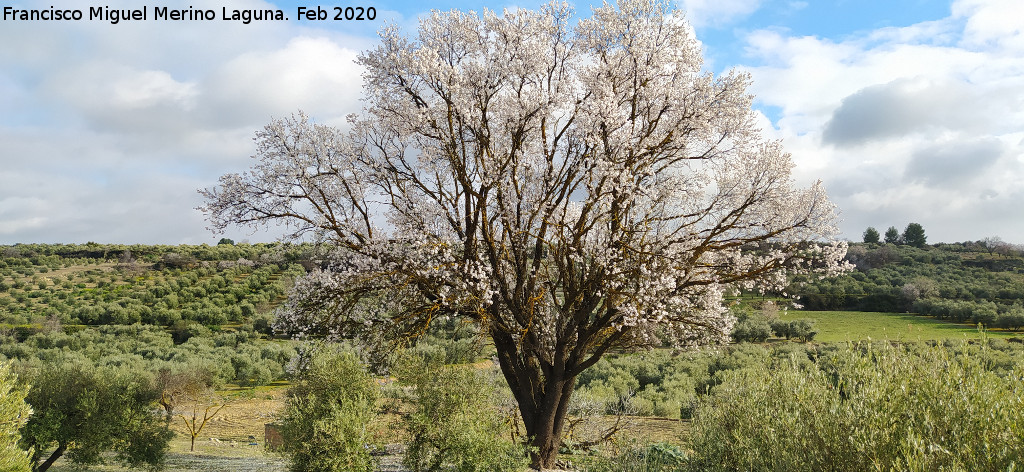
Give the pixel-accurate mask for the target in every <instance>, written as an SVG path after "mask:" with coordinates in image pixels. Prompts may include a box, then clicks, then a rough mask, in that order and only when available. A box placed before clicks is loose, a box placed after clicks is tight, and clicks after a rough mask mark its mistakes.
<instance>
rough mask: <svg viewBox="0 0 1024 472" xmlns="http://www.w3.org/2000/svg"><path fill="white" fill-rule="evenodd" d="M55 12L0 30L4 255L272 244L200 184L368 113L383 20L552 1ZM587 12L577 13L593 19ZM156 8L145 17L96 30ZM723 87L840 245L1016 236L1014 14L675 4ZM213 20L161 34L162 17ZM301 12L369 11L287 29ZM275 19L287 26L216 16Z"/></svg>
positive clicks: (1023, 226)
mask: <svg viewBox="0 0 1024 472" xmlns="http://www.w3.org/2000/svg"><path fill="white" fill-rule="evenodd" d="M318 1H319V2H320V3H319V5H318V4H317V3H316V2H310V3H305V2H294V1H287V2H286V1H277V2H274V1H269V2H266V1H262V0H192V1H187V0H181V1H179V0H145V1H127V0H121V1H120V2H118V1H117V0H114V1H111V2H106V3H104V2H100V1H99V0H88V1H82V0H46V1H34V0H33V1H28V0H26V1H14V2H10V1H9V2H5V3H4V4H3V5H2V6H4V7H7V6H10V7H12V8H15V9H42V10H47V11H49V10H50V8H51V6H52V7H53V8H56V9H61V10H63V9H78V10H82V11H83V13H84V15H85V16H86V19H83V20H82V21H20V20H15V19H12V18H10V17H8V18H6V19H4V20H3V21H0V244H15V243H84V242H88V241H95V242H100V243H128V244H131V243H141V244H201V243H210V244H213V243H216V242H217V241H218V240H219V239H220V238H221V237H230V238H232V239H234V240H236V241H244V240H248V241H251V242H260V241H270V240H273V239H274V237H275V235H276V234H277V233H279V231H277V230H276V229H274V228H271V229H270V230H268V231H261V232H256V233H254V232H252V230H250V229H236V230H229V231H228V233H226V234H214V233H212V232H211V231H209V230H208V229H206V227H207V222H206V221H205V219H204V216H203V214H202V213H201V212H200V211H198V210H196V207H198V206H200V205H202V203H203V202H202V198H201V196H200V195H199V193H198V192H197V190H198V189H200V188H208V187H212V186H214V185H216V183H217V179H218V177H219V176H220V175H223V174H225V173H230V172H243V171H244V170H246V169H247V168H248V167H249V166H250V165H251V164H252V162H253V161H252V159H251V157H250V156H251V155H252V154H253V152H254V150H255V145H254V143H253V140H252V137H253V134H254V132H255V131H256V130H258V129H259V128H261V127H262V126H264V125H265V124H267V123H268V122H269V121H270V120H271V119H273V118H278V117H282V116H287V115H290V114H292V113H294V112H296V111H299V110H303V111H305V112H306V113H307V114H308V115H310V116H311V117H313V118H314V119H316V120H317V121H318V122H321V123H328V124H333V123H336V124H341V123H343V121H344V117H345V116H346V115H347V114H349V113H355V112H358V111H359V110H360V108H361V102H360V100H359V98H360V88H361V82H362V79H361V75H360V74H361V71H360V70H359V67H358V66H357V65H355V64H354V63H353V59H354V58H355V57H356V56H357V55H358V53H359V52H360V51H362V50H366V49H368V48H371V47H373V46H374V44H375V43H376V37H377V36H376V34H377V31H378V29H379V28H380V27H382V26H384V25H385V24H386V22H390V23H393V24H396V25H398V26H399V27H400V28H402V29H403V31H406V32H408V33H409V34H412V33H413V32H414V31H415V27H416V24H417V18H419V17H421V16H422V15H425V14H427V13H429V11H430V10H431V9H438V10H449V9H453V8H454V9H463V10H469V9H477V10H479V9H481V8H489V9H492V10H495V11H501V10H503V9H505V8H537V7H538V6H539V5H540V4H541V3H542V2H540V1H534V0H530V1H526V2H522V1H520V2H514V1H508V2H502V1H494V0H487V1H485V2H482V3H481V2H468V1H462V0H426V1H423V0H421V1H415V2H413V1H398V0H382V1H377V0H373V1H369V0H367V1H364V2H362V3H344V2H335V3H331V1H330V0H318ZM588 1H589V0H577V1H576V2H574V3H573V5H574V6H575V8H576V10H577V12H578V13H579V14H581V15H585V14H589V11H590V8H591V5H592V4H591V3H586V2H588ZM142 5H146V6H147V7H148V15H149V18H148V19H147V21H129V20H124V21H120V22H118V23H117V24H112V23H111V22H110V21H107V20H100V19H96V20H92V21H89V20H88V19H87V17H88V14H89V9H90V7H103V6H109V7H110V8H139V7H140V6H142ZM674 5H675V6H676V8H679V9H682V10H683V11H684V12H685V14H686V18H687V20H688V21H689V22H690V24H691V25H692V26H693V28H694V31H695V32H696V35H697V38H698V40H700V41H701V43H702V46H703V50H704V54H705V68H706V69H707V70H708V71H711V72H713V73H715V74H721V73H725V72H727V71H729V70H731V69H738V70H741V71H745V72H748V73H750V74H751V76H752V79H753V85H752V87H751V92H752V93H753V94H754V95H755V96H756V99H755V110H756V111H757V112H758V113H760V114H761V115H762V118H761V122H762V128H763V132H764V134H765V136H766V137H767V138H769V139H781V140H782V142H783V145H784V146H785V148H786V149H787V150H788V151H789V152H790V153H791V154H792V155H793V160H794V162H795V163H796V167H795V169H794V177H795V180H796V181H797V182H798V183H799V184H800V185H808V184H810V183H812V182H814V181H816V180H821V181H822V182H824V185H825V187H826V189H827V190H828V193H829V196H830V198H831V199H832V201H833V202H834V203H835V204H836V205H837V206H838V207H839V210H840V218H841V219H842V221H841V223H840V229H841V237H842V238H845V239H849V240H852V241H859V240H860V239H861V235H862V233H863V231H864V230H865V228H867V227H868V226H873V227H875V228H877V229H878V230H879V231H880V232H884V231H885V229H886V228H888V227H890V226H895V227H896V228H897V229H900V230H902V229H903V228H904V227H905V226H906V225H907V224H908V223H911V222H916V223H920V224H921V225H923V227H924V228H925V231H926V235H927V237H928V241H929V242H930V243H935V242H959V241H968V240H979V239H982V238H985V237H991V236H998V237H1001V238H1002V239H1003V240H1005V241H1008V242H1012V243H1024V1H1020V0H952V1H950V0H944V1H938V0H804V1H800V0H678V2H677V3H675V4H674ZM190 6H191V7H194V8H195V9H212V10H214V11H215V12H216V16H217V19H216V20H215V21H201V22H188V21H177V22H175V21H156V20H154V19H153V18H152V17H153V15H154V9H155V8H156V7H167V8H170V9H187V8H189V7H190ZM299 6H306V7H309V8H312V9H313V10H314V11H315V9H316V7H317V6H319V7H321V8H322V9H323V10H325V11H326V12H327V13H328V16H329V17H333V14H334V7H336V6H337V7H348V6H361V7H364V8H366V9H369V8H371V7H372V8H373V9H374V12H375V18H374V19H373V20H363V21H332V20H325V21H310V20H299V19H297V16H296V14H295V13H296V11H297V8H298V7H299ZM264 8H280V9H282V10H283V11H284V12H285V14H286V15H288V16H289V17H290V18H289V20H287V21H262V22H259V21H254V22H251V23H249V24H243V23H242V22H239V21H224V20H221V19H220V17H221V15H222V9H226V10H227V11H228V12H230V11H231V10H234V9H240V10H241V9H264Z"/></svg>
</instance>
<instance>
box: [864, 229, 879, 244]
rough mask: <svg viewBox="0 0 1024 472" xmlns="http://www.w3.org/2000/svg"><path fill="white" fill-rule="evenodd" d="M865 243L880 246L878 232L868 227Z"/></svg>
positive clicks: (865, 232)
mask: <svg viewBox="0 0 1024 472" xmlns="http://www.w3.org/2000/svg"><path fill="white" fill-rule="evenodd" d="M864 242H865V243H873V244H878V243H879V242H880V239H879V235H878V230H877V229H875V228H874V227H871V226H868V229H866V230H864Z"/></svg>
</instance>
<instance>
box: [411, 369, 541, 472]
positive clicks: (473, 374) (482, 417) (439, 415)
mask: <svg viewBox="0 0 1024 472" xmlns="http://www.w3.org/2000/svg"><path fill="white" fill-rule="evenodd" d="M403 364H404V365H402V366H400V367H399V368H398V369H397V370H399V373H398V377H399V380H400V381H401V382H402V383H406V384H410V385H413V386H415V393H414V394H413V397H412V398H411V403H412V404H413V408H414V411H413V412H412V413H410V414H408V415H407V416H405V418H404V423H405V427H406V429H407V431H408V432H409V434H410V436H411V439H410V441H409V444H408V449H407V450H406V455H405V459H404V464H405V466H406V467H408V468H410V469H411V470H413V471H417V472H419V471H442V470H443V471H458V472H512V471H516V472H518V471H523V470H526V467H527V465H529V461H528V460H527V455H526V449H525V447H524V446H523V445H522V444H519V443H518V442H516V441H513V440H512V439H511V438H510V437H509V431H510V430H509V427H508V425H507V424H505V422H504V421H503V418H502V417H501V416H500V415H499V414H498V411H497V409H496V408H495V406H494V402H493V398H492V397H493V394H494V390H493V389H494V386H493V383H492V382H491V381H490V379H489V378H488V377H487V373H486V372H482V371H478V370H477V369H474V368H473V367H471V366H452V365H440V364H429V363H425V362H423V361H422V360H417V359H415V358H412V359H408V360H407V361H404V362H403Z"/></svg>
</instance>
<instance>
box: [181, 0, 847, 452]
mask: <svg viewBox="0 0 1024 472" xmlns="http://www.w3.org/2000/svg"><path fill="white" fill-rule="evenodd" d="M359 63H360V65H362V66H363V67H364V69H365V73H364V79H365V84H364V87H363V91H364V95H365V101H366V106H365V109H364V110H363V112H362V113H361V114H360V115H353V116H352V118H351V120H350V123H349V124H348V126H347V128H346V129H344V130H342V129H339V128H334V127H330V126H325V125H323V124H318V123H316V122H314V121H312V120H310V119H309V118H308V117H306V116H305V115H302V114H298V115H295V116H292V117H288V118H282V119H277V120H274V121H273V122H271V123H270V124H269V125H267V126H266V127H265V128H264V129H263V130H261V131H259V132H257V135H256V141H257V150H256V155H255V156H254V157H255V159H256V163H255V165H254V167H253V168H252V169H251V170H250V171H248V172H246V173H244V174H229V175H225V176H223V177H222V178H221V180H220V184H219V185H218V186H217V187H215V188H212V189H206V190H202V191H201V192H202V193H203V194H204V196H205V198H206V204H205V206H204V207H202V209H203V210H204V211H205V212H206V213H207V214H208V217H209V219H210V221H211V223H212V226H213V227H214V228H215V229H224V228H226V227H227V226H229V225H254V226H259V225H263V224H271V223H285V224H287V225H289V226H290V228H291V229H292V230H293V233H292V236H295V237H301V236H304V235H313V236H314V237H315V238H317V239H318V240H320V241H322V242H324V243H326V244H327V245H330V246H331V247H334V248H336V250H334V251H333V252H331V253H329V254H328V255H326V256H325V258H324V261H323V262H322V264H320V268H319V269H315V270H313V271H312V272H311V273H309V274H308V275H307V276H306V277H305V278H303V279H301V280H300V281H299V282H298V283H297V286H296V287H295V289H294V290H293V293H292V294H291V296H290V299H289V301H288V302H287V305H286V309H285V311H284V312H283V313H282V315H281V316H280V319H279V323H280V326H281V327H282V328H284V329H287V330H288V331H290V332H293V333H296V334H299V335H336V336H337V335H364V336H367V335H374V336H376V335H379V334H384V335H385V336H383V337H384V338H387V339H402V338H408V337H410V336H415V335H416V334H418V333H421V332H423V330H424V329H425V326H427V325H429V324H430V323H431V322H432V321H433V320H436V319H443V318H446V317H452V316H454V317H459V318H462V319H465V320H468V321H471V322H474V323H476V324H477V325H478V326H479V327H480V328H481V330H482V332H484V333H486V334H487V335H488V336H489V337H490V339H491V341H492V342H493V343H494V345H495V348H496V350H497V355H498V362H499V364H500V366H501V369H502V372H503V374H504V377H505V380H506V381H507V382H508V384H509V386H510V388H511V389H512V392H513V394H514V396H515V398H516V400H517V402H518V404H519V409H520V413H521V415H522V418H523V421H524V424H525V426H526V430H527V434H528V436H530V437H531V438H533V439H532V441H533V442H532V446H533V447H534V449H533V451H534V452H533V465H534V466H535V467H540V466H543V467H547V468H550V467H551V466H553V464H554V461H555V458H556V456H557V450H558V446H559V442H560V440H561V432H562V428H563V426H564V420H565V414H566V411H567V408H568V402H569V398H570V397H571V395H572V392H573V389H574V385H575V379H576V376H578V375H579V374H580V373H581V372H583V371H584V370H585V369H587V368H588V367H590V366H592V365H594V363H596V362H597V361H598V360H599V359H600V358H601V356H602V355H604V354H605V353H606V352H608V350H609V349H612V348H614V347H636V346H645V345H655V344H661V343H666V342H667V343H669V344H672V345H676V346H683V345H692V344H697V343H709V342H726V341H728V339H729V334H730V331H731V330H732V325H733V323H734V318H733V317H732V316H731V315H730V314H729V313H728V311H727V310H725V309H724V307H723V306H722V297H723V295H724V294H725V293H726V292H728V291H731V290H736V289H758V290H772V289H779V290H781V289H783V288H784V286H785V285H786V282H787V274H790V273H806V274H827V273H833V272H836V271H840V270H842V263H841V259H842V257H843V255H844V253H845V244H843V243H840V242H836V241H835V239H834V238H835V236H836V234H837V229H836V216H835V211H834V206H833V205H832V203H830V202H829V200H828V198H827V196H826V194H825V190H824V188H823V187H822V186H821V184H820V183H815V184H812V185H811V186H810V187H808V188H798V187H796V185H795V184H794V182H793V179H792V177H791V170H792V167H793V163H792V161H791V159H790V156H789V155H788V154H787V153H785V152H784V151H783V149H782V146H781V143H779V142H777V141H770V140H766V139H764V138H763V137H762V136H761V134H760V132H759V129H758V128H757V126H756V120H755V114H754V113H753V112H752V110H751V102H752V97H751V95H750V94H749V93H748V92H747V87H748V85H749V83H750V77H749V76H748V75H746V74H743V73H739V72H730V73H727V74H725V75H723V76H719V77H715V76H713V75H712V74H710V73H707V72H704V71H703V70H702V58H701V53H700V45H699V43H698V42H697V41H696V39H695V38H694V37H693V35H692V34H691V30H690V29H689V28H688V27H687V25H686V23H685V21H684V20H683V19H682V16H681V15H680V14H679V13H678V12H676V11H673V10H672V9H671V8H670V6H669V4H668V3H667V2H662V1H657V0H622V1H621V2H619V3H618V4H617V5H605V6H603V7H601V8H597V9H595V10H594V14H593V16H591V17H589V18H585V19H580V20H578V21H574V19H573V12H572V10H571V9H570V8H569V7H568V6H567V5H565V4H559V3H551V4H548V5H546V6H544V7H542V8H541V9H540V10H539V11H530V10H525V9H519V10H514V11H505V12H504V14H502V15H498V14H496V13H493V12H489V11H485V12H484V13H482V14H480V15H476V14H471V13H464V12H458V11H452V12H447V13H441V12H435V13H434V14H433V15H431V16H429V17H426V18H424V19H423V20H421V22H420V26H419V30H418V32H417V34H416V35H415V37H407V36H405V35H403V34H402V33H401V32H400V31H399V30H398V29H397V28H395V27H388V28H385V29H384V30H383V31H382V33H381V43H380V45H379V46H377V47H375V48H373V49H371V50H369V51H366V52H364V53H363V54H361V55H360V57H359Z"/></svg>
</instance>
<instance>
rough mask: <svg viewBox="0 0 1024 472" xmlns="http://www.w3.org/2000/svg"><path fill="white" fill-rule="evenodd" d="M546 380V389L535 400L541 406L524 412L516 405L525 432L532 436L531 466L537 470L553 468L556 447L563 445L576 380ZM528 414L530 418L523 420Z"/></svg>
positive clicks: (556, 457)
mask: <svg viewBox="0 0 1024 472" xmlns="http://www.w3.org/2000/svg"><path fill="white" fill-rule="evenodd" d="M545 383H546V384H547V385H546V387H547V388H545V392H544V394H543V397H542V399H541V401H540V402H538V403H539V404H540V406H541V407H540V408H537V409H534V410H532V411H530V412H527V411H526V409H524V408H523V406H522V405H520V406H519V411H520V413H521V414H522V415H523V422H524V423H525V425H526V434H527V436H528V437H530V438H532V441H531V443H530V445H531V446H533V448H534V450H533V451H531V452H530V466H531V467H533V468H535V469H539V470H543V469H554V468H555V467H556V466H555V463H556V461H557V460H558V449H559V447H560V446H561V445H562V433H563V429H564V427H565V416H566V414H567V413H568V412H569V399H570V397H571V396H572V391H573V389H574V386H575V384H576V379H575V378H572V379H553V380H552V381H548V382H545ZM528 415H529V417H530V418H531V420H532V421H527V420H526V418H527V417H528Z"/></svg>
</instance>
